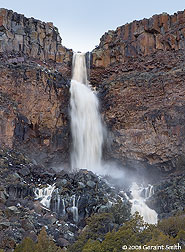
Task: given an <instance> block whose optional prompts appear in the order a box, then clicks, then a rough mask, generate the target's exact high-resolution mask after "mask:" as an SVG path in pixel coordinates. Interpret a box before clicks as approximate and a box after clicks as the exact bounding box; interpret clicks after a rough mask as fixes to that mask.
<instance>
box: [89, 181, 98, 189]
mask: <svg viewBox="0 0 185 252" xmlns="http://www.w3.org/2000/svg"><path fill="white" fill-rule="evenodd" d="M87 186H89V187H90V188H94V187H95V186H96V184H95V183H94V182H93V181H87Z"/></svg>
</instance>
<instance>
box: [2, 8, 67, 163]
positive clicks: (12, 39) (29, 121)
mask: <svg viewBox="0 0 185 252" xmlns="http://www.w3.org/2000/svg"><path fill="white" fill-rule="evenodd" d="M71 62H72V50H69V49H67V48H65V47H64V46H63V45H62V44H61V38H60V35H59V33H58V30H57V28H56V27H54V26H53V24H52V23H44V22H41V21H39V20H35V19H33V18H26V17H24V16H23V15H20V14H17V13H15V12H13V11H9V10H6V9H0V69H1V75H0V144H1V145H4V146H8V147H13V148H14V147H17V148H21V149H22V150H24V151H25V152H27V153H30V155H31V156H32V158H34V159H35V160H36V161H38V162H45V161H46V162H49V163H48V165H51V163H53V159H55V160H57V159H58V161H57V162H58V163H60V164H61V162H62V161H63V162H67V161H68V154H69V144H70V143H69V120H68V119H69V118H68V106H69V91H68V87H69V79H70V76H71ZM54 153H55V154H54ZM49 156H50V157H49ZM44 160H45V161H44ZM49 160H50V161H49Z"/></svg>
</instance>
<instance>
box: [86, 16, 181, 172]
mask: <svg viewBox="0 0 185 252" xmlns="http://www.w3.org/2000/svg"><path fill="white" fill-rule="evenodd" d="M184 62H185V11H181V12H178V13H177V14H174V15H172V16H170V15H168V14H165V13H164V14H161V15H155V16H153V17H152V18H150V19H143V20H141V21H134V22H132V23H130V24H126V25H123V26H120V27H118V28H117V29H116V30H115V31H109V32H107V33H105V34H104V35H103V36H102V38H101V40H100V44H99V46H98V47H97V48H96V49H94V50H93V51H92V62H91V64H92V70H91V76H90V78H91V83H92V85H94V86H96V88H97V90H98V91H99V95H100V100H101V105H102V113H103V117H104V120H105V121H106V124H107V125H108V128H109V129H110V132H112V136H111V137H112V139H113V142H112V149H111V151H109V153H108V155H109V156H112V157H113V158H118V159H119V160H120V159H121V160H122V163H123V164H125V165H128V164H129V163H131V166H133V165H134V163H135V166H140V165H139V163H140V164H142V165H141V166H146V167H147V169H148V168H150V167H154V168H155V169H156V168H158V171H159V170H160V171H162V172H169V171H174V169H175V168H177V166H178V162H179V161H178V160H183V159H184V155H185V145H184V143H185V135H184V131H185V127H184V125H185V117H184V112H185V102H184V95H185V88H184V78H185V68H184Z"/></svg>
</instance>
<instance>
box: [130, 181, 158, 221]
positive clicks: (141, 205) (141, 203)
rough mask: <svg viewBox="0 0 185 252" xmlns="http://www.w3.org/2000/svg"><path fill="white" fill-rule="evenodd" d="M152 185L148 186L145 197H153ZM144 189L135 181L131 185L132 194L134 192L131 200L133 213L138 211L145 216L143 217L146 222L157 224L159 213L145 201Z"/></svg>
mask: <svg viewBox="0 0 185 252" xmlns="http://www.w3.org/2000/svg"><path fill="white" fill-rule="evenodd" d="M151 188H153V187H152V186H149V187H148V188H146V190H145V191H146V192H147V191H148V193H146V194H145V198H148V197H151V196H152V193H153V190H152V189H151ZM141 192H142V189H141V188H139V186H138V185H137V184H136V183H133V184H132V186H131V194H132V197H133V198H132V200H130V202H131V203H132V208H131V213H132V214H134V213H135V212H136V211H137V212H139V214H140V215H141V216H143V219H144V221H145V222H147V223H150V224H156V223H157V213H156V212H155V211H154V210H152V209H151V208H149V207H148V206H147V204H146V203H145V198H143V197H142V196H141Z"/></svg>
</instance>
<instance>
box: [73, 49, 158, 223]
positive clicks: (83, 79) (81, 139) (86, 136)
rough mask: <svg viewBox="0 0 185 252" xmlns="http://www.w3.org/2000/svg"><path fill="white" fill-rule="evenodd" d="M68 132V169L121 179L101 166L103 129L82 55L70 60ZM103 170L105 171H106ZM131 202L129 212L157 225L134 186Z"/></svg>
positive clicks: (75, 216) (75, 208) (75, 204)
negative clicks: (69, 165)
mask: <svg viewBox="0 0 185 252" xmlns="http://www.w3.org/2000/svg"><path fill="white" fill-rule="evenodd" d="M70 93H71V100H70V105H71V132H72V140H73V151H72V155H71V166H72V169H73V170H78V169H83V168H86V169H88V170H91V171H93V172H95V173H98V174H101V175H105V174H109V175H110V176H112V177H115V176H116V177H117V176H118V177H123V175H124V173H123V171H121V170H119V169H118V168H116V167H114V165H111V166H110V167H109V165H102V162H101V157H102V144H103V126H102V123H101V118H100V114H99V103H98V99H97V97H96V95H95V94H94V93H93V91H92V90H91V88H90V86H89V83H88V80H87V69H86V62H85V54H83V53H77V54H74V56H73V74H72V80H71V87H70ZM105 167H106V169H105ZM131 191H132V196H133V199H132V200H130V199H129V200H130V202H131V203H132V209H131V212H132V214H134V213H135V212H136V211H138V212H139V213H140V215H141V216H143V218H144V221H145V222H147V223H151V224H155V223H157V213H156V212H155V211H154V210H152V209H150V208H149V207H148V206H147V205H146V203H145V200H144V198H142V197H141V190H140V188H139V187H138V185H137V184H135V183H134V184H132V187H131ZM152 193H153V189H152V187H149V188H148V189H146V191H145V195H146V197H150V196H151V194H152ZM72 205H73V206H72V208H71V211H72V213H73V220H74V221H75V222H78V200H77V201H76V198H75V196H73V197H72Z"/></svg>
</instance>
